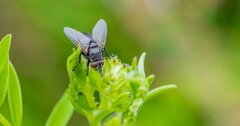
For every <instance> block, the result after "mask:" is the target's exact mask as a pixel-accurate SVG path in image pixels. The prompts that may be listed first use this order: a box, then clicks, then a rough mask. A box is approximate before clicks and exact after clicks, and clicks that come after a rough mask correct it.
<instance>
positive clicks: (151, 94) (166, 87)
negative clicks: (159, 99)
mask: <svg viewBox="0 0 240 126" xmlns="http://www.w3.org/2000/svg"><path fill="white" fill-rule="evenodd" d="M173 88H177V86H176V85H175V84H169V85H164V86H160V87H157V88H155V89H153V90H151V91H150V92H148V94H147V96H146V98H145V101H147V100H149V99H151V98H153V97H154V96H156V95H158V94H160V93H161V92H163V91H166V90H169V89H173Z"/></svg>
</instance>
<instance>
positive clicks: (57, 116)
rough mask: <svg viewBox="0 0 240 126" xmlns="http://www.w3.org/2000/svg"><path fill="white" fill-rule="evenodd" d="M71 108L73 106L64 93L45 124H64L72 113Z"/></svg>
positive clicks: (49, 125)
mask: <svg viewBox="0 0 240 126" xmlns="http://www.w3.org/2000/svg"><path fill="white" fill-rule="evenodd" d="M73 110H74V108H73V106H72V104H71V102H70V100H69V99H68V96H67V94H66V93H64V94H63V96H62V97H61V99H60V100H59V101H58V103H57V104H56V105H55V107H54V108H53V111H52V113H51V114H50V116H49V117H48V120H47V123H46V126H66V125H67V123H68V121H69V119H70V118H71V116H72V114H73Z"/></svg>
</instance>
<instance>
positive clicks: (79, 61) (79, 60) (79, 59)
mask: <svg viewBox="0 0 240 126" xmlns="http://www.w3.org/2000/svg"><path fill="white" fill-rule="evenodd" d="M81 55H82V53H80V55H79V58H78V63H77V65H76V66H75V67H74V68H73V69H72V71H74V70H75V69H76V68H77V67H78V65H79V64H80V63H81Z"/></svg>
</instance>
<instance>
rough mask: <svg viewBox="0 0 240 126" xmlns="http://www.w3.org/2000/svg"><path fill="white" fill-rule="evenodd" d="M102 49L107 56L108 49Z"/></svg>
mask: <svg viewBox="0 0 240 126" xmlns="http://www.w3.org/2000/svg"><path fill="white" fill-rule="evenodd" d="M103 50H104V52H105V54H106V56H107V57H108V56H109V55H108V51H107V49H106V48H104V49H103Z"/></svg>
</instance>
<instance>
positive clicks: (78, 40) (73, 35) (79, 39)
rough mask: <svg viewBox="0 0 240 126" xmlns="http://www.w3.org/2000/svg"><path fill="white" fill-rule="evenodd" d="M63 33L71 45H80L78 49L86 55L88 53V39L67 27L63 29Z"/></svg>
mask: <svg viewBox="0 0 240 126" xmlns="http://www.w3.org/2000/svg"><path fill="white" fill-rule="evenodd" d="M64 33H65V34H66V36H67V37H68V38H69V39H70V40H71V41H72V43H73V44H74V45H75V46H78V44H80V47H81V50H82V52H83V53H85V54H86V53H87V52H88V48H89V43H90V39H89V38H88V37H87V36H85V35H84V34H83V33H81V32H79V31H77V30H75V29H72V28H69V27H65V28H64Z"/></svg>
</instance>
